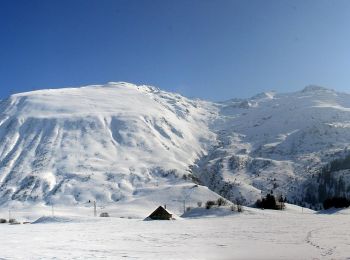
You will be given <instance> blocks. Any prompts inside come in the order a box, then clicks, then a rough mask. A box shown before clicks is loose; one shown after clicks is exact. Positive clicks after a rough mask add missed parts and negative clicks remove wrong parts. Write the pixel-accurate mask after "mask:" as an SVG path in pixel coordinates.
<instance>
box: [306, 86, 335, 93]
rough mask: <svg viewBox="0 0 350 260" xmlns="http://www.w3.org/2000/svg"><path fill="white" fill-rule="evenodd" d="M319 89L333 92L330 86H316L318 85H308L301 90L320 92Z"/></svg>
mask: <svg viewBox="0 0 350 260" xmlns="http://www.w3.org/2000/svg"><path fill="white" fill-rule="evenodd" d="M320 91H322V92H324V91H326V92H333V91H334V90H333V89H330V88H326V87H322V86H318V85H308V86H306V87H305V88H304V89H303V90H302V91H301V92H303V93H305V92H320Z"/></svg>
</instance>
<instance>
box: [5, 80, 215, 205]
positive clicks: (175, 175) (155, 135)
mask: <svg viewBox="0 0 350 260" xmlns="http://www.w3.org/2000/svg"><path fill="white" fill-rule="evenodd" d="M209 110H210V111H209ZM0 111H1V112H0V113H1V114H0V182H1V186H0V198H1V199H0V202H2V203H4V202H6V201H8V200H19V201H34V202H40V201H44V202H46V203H55V204H57V203H66V204H74V203H84V202H86V201H88V200H91V201H92V200H98V201H100V202H101V201H102V202H104V203H108V202H115V201H119V200H123V199H126V198H131V197H137V196H149V197H152V198H153V199H155V200H157V197H159V198H158V201H160V202H163V203H167V200H168V199H169V198H166V199H164V201H162V196H163V195H164V194H168V193H171V194H172V198H173V199H174V200H175V199H177V197H179V196H180V195H181V194H183V193H184V189H186V187H187V188H188V187H189V186H188V185H189V184H190V182H191V178H192V177H191V175H190V172H189V168H188V166H189V165H191V164H193V163H194V162H195V161H196V160H197V159H198V158H200V157H201V156H202V155H203V154H204V153H205V152H206V151H207V149H208V147H209V146H210V145H211V142H212V141H213V140H215V138H214V134H213V133H212V132H211V131H210V130H209V128H208V120H210V117H213V116H215V113H216V109H215V107H213V106H212V105H211V104H210V103H208V102H205V101H199V100H190V99H187V98H185V97H182V96H180V95H178V94H172V93H167V92H164V91H161V90H159V89H157V88H154V87H149V86H136V85H132V84H128V83H109V84H107V85H103V86H102V85H101V86H87V87H81V88H66V89H55V90H40V91H33V92H28V93H22V94H16V95H13V96H11V97H10V98H9V99H7V100H4V101H3V102H1V105H0ZM186 185H187V186H186ZM192 186H193V183H192ZM174 187H175V188H174ZM196 190H197V191H196V192H195V193H198V196H199V197H200V194H202V195H203V194H204V195H203V196H204V198H205V196H206V194H207V195H208V196H209V197H213V196H214V197H215V196H217V195H215V194H214V193H213V192H211V191H209V190H208V189H207V188H206V187H201V186H200V187H199V189H196ZM154 192H156V193H157V192H158V193H157V194H158V196H156V195H154V194H153V193H154ZM152 194H153V195H152Z"/></svg>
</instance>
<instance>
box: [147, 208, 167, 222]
mask: <svg viewBox="0 0 350 260" xmlns="http://www.w3.org/2000/svg"><path fill="white" fill-rule="evenodd" d="M147 219H152V220H171V219H173V214H171V213H169V212H168V211H167V210H166V209H165V208H163V207H162V206H159V207H158V208H157V209H156V210H155V211H153V212H152V214H151V215H149V216H148V218H147Z"/></svg>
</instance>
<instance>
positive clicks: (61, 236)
mask: <svg viewBox="0 0 350 260" xmlns="http://www.w3.org/2000/svg"><path fill="white" fill-rule="evenodd" d="M145 209H146V208H145ZM103 210H106V209H103ZM148 210H149V211H148V212H149V213H151V211H152V210H153V209H148ZM244 210H245V211H244V212H243V213H232V214H227V215H226V216H220V214H218V215H217V216H216V217H212V216H209V217H204V216H202V217H200V218H180V219H178V220H173V221H143V220H142V219H129V218H127V217H126V215H125V217H124V218H120V217H117V216H116V215H115V213H117V212H118V213H120V214H123V211H124V209H123V208H119V207H118V208H114V209H113V208H109V209H108V211H109V212H110V215H111V217H110V218H100V217H93V215H92V210H91V207H89V208H85V209H84V208H79V207H71V208H70V209H68V208H67V207H65V208H56V209H55V216H46V217H41V218H39V220H38V221H37V223H36V224H27V225H23V224H21V225H8V224H0V228H1V235H2V240H1V252H0V257H1V258H2V259H57V258H58V259H100V258H103V259H155V258H157V259H271V260H273V259H348V257H349V252H350V246H349V245H350V237H349V235H348V229H349V221H348V218H349V214H350V213H349V210H341V211H337V212H336V211H334V210H333V211H332V210H330V211H328V212H324V213H323V214H319V213H315V212H313V211H310V210H306V209H303V210H302V209H301V208H300V207H297V206H293V205H289V204H287V209H286V210H285V211H274V210H259V209H250V208H244ZM214 211H215V210H214ZM28 212H31V214H44V213H45V212H46V213H47V214H49V215H50V214H51V209H50V207H46V208H45V207H41V208H39V207H36V208H28ZM28 212H25V210H24V209H23V208H17V209H16V210H14V209H13V211H12V212H11V214H12V216H13V217H15V218H17V219H18V220H20V221H23V220H25V219H26V220H29V219H32V218H33V215H30V214H29V215H28ZM99 212H100V210H99ZM99 212H98V213H99ZM217 212H218V211H217ZM72 214H73V215H72ZM203 215H205V214H203ZM6 216H7V211H6V210H2V211H0V217H6Z"/></svg>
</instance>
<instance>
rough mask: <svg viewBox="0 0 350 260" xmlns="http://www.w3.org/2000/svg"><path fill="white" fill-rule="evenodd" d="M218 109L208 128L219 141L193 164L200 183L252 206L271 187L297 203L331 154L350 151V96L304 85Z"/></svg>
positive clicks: (260, 95)
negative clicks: (200, 180) (349, 149)
mask: <svg viewBox="0 0 350 260" xmlns="http://www.w3.org/2000/svg"><path fill="white" fill-rule="evenodd" d="M217 107H218V109H220V113H219V116H218V118H217V120H215V121H214V123H213V124H212V126H211V129H212V130H213V131H214V132H216V133H217V134H218V141H219V144H218V145H217V146H215V147H213V148H212V150H211V151H210V152H209V155H208V156H205V157H203V158H202V159H201V160H200V161H199V162H198V164H197V166H196V167H194V168H195V171H196V172H197V174H198V176H201V177H200V178H201V179H202V180H203V181H204V183H206V184H207V185H208V186H209V187H210V188H211V189H213V190H215V191H217V192H219V193H220V194H222V195H224V196H225V197H227V198H230V199H231V200H234V199H239V200H242V201H243V202H244V203H246V204H251V203H253V202H255V201H256V199H257V198H259V197H260V196H261V195H264V194H266V193H267V192H270V191H271V190H273V191H274V194H277V195H280V194H281V195H284V196H287V197H288V198H289V200H291V201H292V202H296V203H299V202H300V201H301V200H302V199H303V196H304V195H303V194H304V193H305V192H304V187H305V183H307V182H309V181H310V178H312V177H314V176H313V175H315V173H317V171H318V170H319V169H320V168H321V167H322V166H323V165H324V164H325V163H327V162H329V161H330V160H332V158H340V157H342V156H344V155H345V154H347V153H349V151H348V148H349V146H350V95H349V94H345V93H337V92H335V91H333V90H330V89H326V88H323V87H318V86H308V87H306V88H305V89H303V90H302V91H298V92H295V93H287V94H277V93H274V92H268V93H262V94H259V95H256V96H254V97H253V98H250V99H246V100H238V99H233V100H229V101H226V102H222V103H220V104H217ZM348 185H350V183H348ZM314 192H315V193H317V189H315V190H314ZM316 196H317V195H316Z"/></svg>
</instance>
